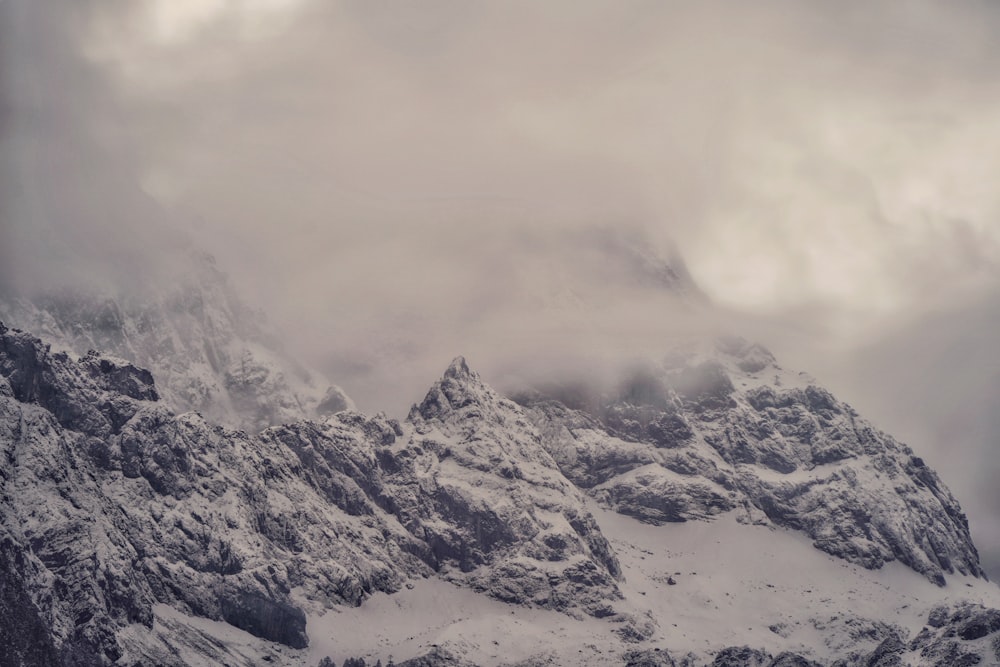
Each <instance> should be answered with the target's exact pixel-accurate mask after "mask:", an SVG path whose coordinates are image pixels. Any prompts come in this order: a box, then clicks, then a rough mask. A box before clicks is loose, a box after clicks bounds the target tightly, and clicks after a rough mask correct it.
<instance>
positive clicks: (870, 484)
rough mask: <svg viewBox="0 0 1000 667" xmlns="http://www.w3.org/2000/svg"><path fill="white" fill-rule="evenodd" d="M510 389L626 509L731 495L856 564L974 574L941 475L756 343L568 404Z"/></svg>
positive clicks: (552, 441) (698, 356)
mask: <svg viewBox="0 0 1000 667" xmlns="http://www.w3.org/2000/svg"><path fill="white" fill-rule="evenodd" d="M518 400H519V401H520V402H521V403H523V404H524V405H525V406H526V407H528V408H529V415H530V416H531V418H532V420H533V421H534V423H535V424H536V425H538V428H539V431H540V432H541V434H542V440H543V443H544V445H545V447H546V449H547V450H548V451H549V452H550V453H551V454H552V456H553V458H554V459H555V460H556V461H557V463H558V464H559V466H560V468H561V469H562V470H563V471H564V472H565V473H566V475H567V477H569V478H570V479H571V480H573V481H574V482H575V483H576V484H577V485H579V486H580V487H581V488H584V489H587V490H588V493H589V494H590V495H591V496H593V497H594V498H596V499H597V500H598V501H600V502H601V503H602V504H603V505H605V506H606V507H609V508H612V509H615V510H616V511H618V512H621V513H623V514H628V515H630V516H634V517H636V518H639V519H641V520H643V521H647V522H650V523H663V522H671V521H686V520H691V519H711V518H712V517H713V516H716V515H718V514H720V513H723V512H728V511H730V510H734V509H736V510H738V511H740V512H742V513H743V515H744V517H745V518H746V519H747V520H750V521H770V522H771V523H773V524H774V525H778V526H784V527H788V528H792V529H795V530H801V531H803V532H805V533H806V534H808V535H809V536H810V537H811V538H812V539H813V540H814V544H815V546H816V547H817V548H819V549H821V550H823V551H825V552H827V553H830V554H832V555H835V556H838V557H841V558H844V559H846V560H848V561H851V562H853V563H858V564H860V565H863V566H864V567H867V568H879V567H881V566H882V565H883V564H884V563H886V562H889V561H893V560H898V561H900V562H902V563H904V564H906V565H908V566H909V567H911V568H913V569H914V570H916V571H918V572H920V573H921V574H924V575H925V576H927V577H928V578H930V579H932V580H933V581H935V582H937V583H939V584H943V583H944V575H945V574H951V573H960V574H971V575H975V576H984V575H983V571H982V568H981V567H980V565H979V557H978V554H977V552H976V549H975V547H974V545H973V544H972V540H971V538H970V535H969V529H968V522H967V521H966V517H965V515H964V514H963V513H962V511H961V508H960V507H959V505H958V502H957V501H956V500H955V498H954V496H952V495H951V493H950V492H949V491H948V489H947V488H946V487H945V486H944V485H943V484H942V483H941V481H940V479H939V478H938V476H937V475H936V474H935V473H934V472H933V471H932V470H930V468H928V467H927V466H926V465H925V464H924V463H923V461H922V460H921V459H920V458H919V457H916V456H915V455H914V454H913V452H912V451H911V450H910V449H909V448H908V447H906V446H905V445H902V444H900V443H898V442H897V441H895V440H894V439H893V438H892V437H890V436H888V435H886V434H885V433H882V432H880V431H878V430H877V429H875V428H874V427H873V426H872V425H871V424H869V423H868V422H866V421H865V420H863V419H862V418H861V417H860V416H858V414H857V413H856V412H855V411H854V410H853V409H852V408H851V407H850V406H848V405H846V404H844V403H841V402H840V401H838V400H836V399H835V398H834V397H833V396H832V395H831V394H830V393H829V392H827V391H826V390H824V389H822V388H820V387H819V386H817V385H816V384H815V383H814V382H813V381H812V380H811V379H809V378H807V377H805V376H803V375H797V374H793V373H789V372H787V371H785V370H784V369H782V368H781V367H780V366H778V365H777V363H776V362H775V360H774V358H773V357H772V356H771V355H770V353H769V352H767V351H766V350H765V349H763V348H762V347H760V346H758V345H752V344H749V343H746V342H745V341H743V340H742V339H735V338H730V339H724V340H721V341H719V342H718V343H717V344H716V345H715V346H714V348H712V349H709V350H704V349H700V350H699V349H697V348H695V347H691V348H690V349H687V350H685V349H684V348H679V350H678V351H677V352H675V353H674V354H672V355H671V356H670V357H669V358H668V359H666V360H665V361H664V362H663V364H662V365H661V366H660V367H659V369H658V370H656V371H655V372H651V371H644V372H642V373H637V374H634V375H633V376H632V377H631V378H629V380H628V381H627V382H625V383H624V384H623V385H622V386H620V387H619V388H618V389H617V390H616V391H615V392H612V393H610V394H608V395H605V396H604V397H603V399H601V398H599V399H598V400H597V401H596V402H595V401H593V400H591V401H590V402H589V403H587V404H582V405H579V406H574V407H573V408H571V407H568V406H567V405H566V404H564V403H563V402H561V401H559V400H557V399H555V398H553V397H552V396H551V395H545V394H542V393H539V392H535V393H529V394H525V395H523V396H521V397H519V399H518Z"/></svg>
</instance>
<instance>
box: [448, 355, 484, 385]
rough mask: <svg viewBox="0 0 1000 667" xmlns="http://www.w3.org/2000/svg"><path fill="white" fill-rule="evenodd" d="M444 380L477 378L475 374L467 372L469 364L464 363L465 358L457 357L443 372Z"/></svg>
mask: <svg viewBox="0 0 1000 667" xmlns="http://www.w3.org/2000/svg"><path fill="white" fill-rule="evenodd" d="M444 376H445V377H446V378H454V379H456V380H458V379H462V378H469V379H472V378H473V377H477V374H475V373H473V372H472V371H470V370H469V364H467V363H466V362H465V357H463V356H457V357H455V358H454V359H452V361H451V365H449V366H448V370H446V371H445V372H444Z"/></svg>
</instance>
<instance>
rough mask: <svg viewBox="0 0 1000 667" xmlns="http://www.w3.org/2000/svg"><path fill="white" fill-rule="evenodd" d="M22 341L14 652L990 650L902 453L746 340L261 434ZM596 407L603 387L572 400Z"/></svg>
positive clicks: (169, 660)
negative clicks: (642, 370) (593, 382)
mask: <svg viewBox="0 0 1000 667" xmlns="http://www.w3.org/2000/svg"><path fill="white" fill-rule="evenodd" d="M154 377H155V375H153V374H150V373H149V372H148V371H146V370H144V369H142V368H140V367H138V366H136V365H134V364H132V363H130V362H127V361H125V360H122V359H117V358H114V357H108V356H103V355H101V354H99V353H94V354H86V355H83V356H81V357H76V356H75V355H72V354H67V353H65V352H58V351H53V349H52V348H51V347H50V346H49V345H47V344H45V343H43V342H42V341H41V340H39V339H38V338H35V337H34V336H33V335H32V334H29V333H25V332H22V331H17V330H11V329H8V328H6V327H3V328H2V329H0V378H2V379H0V446H2V448H3V454H2V461H3V465H2V467H0V494H2V497H3V503H2V505H0V508H2V515H0V531H2V537H0V568H2V572H3V576H2V577H0V582H2V584H0V618H3V620H4V623H2V624H0V645H2V646H4V647H5V649H6V650H5V651H4V652H3V656H4V657H3V659H2V660H0V662H3V664H31V665H34V664H59V663H62V664H127V665H135V664H163V665H181V664H206V665H209V664H233V665H240V664H242V665H251V664H260V663H262V662H267V663H270V664H287V665H315V664H317V663H318V662H319V661H320V659H321V658H325V657H327V656H329V657H331V658H332V659H333V660H335V661H336V662H337V663H338V664H339V663H340V662H342V661H344V660H345V659H347V658H352V657H364V658H366V659H367V660H369V661H370V663H372V664H374V662H375V661H376V660H382V661H383V664H385V663H386V662H388V661H389V660H390V659H392V660H394V661H396V663H397V664H410V665H468V664H474V665H525V666H526V665H543V664H550V665H557V664H558V665H564V664H581V665H582V664H586V665H602V664H623V665H624V664H629V665H707V664H712V665H812V664H823V665H828V664H841V665H861V664H864V665H875V664H880V665H891V664H927V665H954V664H991V663H993V664H995V663H996V662H997V660H998V659H1000V650H998V649H1000V633H998V632H1000V611H997V608H1000V591H998V590H997V588H996V587H995V586H994V585H993V584H991V583H989V582H987V581H985V580H984V579H983V578H982V577H981V570H980V569H979V565H978V558H977V556H976V552H975V549H974V547H973V546H972V544H971V541H970V540H969V537H968V531H967V528H966V527H965V522H964V517H963V516H962V514H961V511H960V509H959V508H958V505H957V503H955V501H954V499H953V498H952V497H951V495H950V494H949V493H948V491H947V490H946V488H945V487H944V485H943V484H942V483H941V482H940V480H938V479H937V476H936V475H934V473H933V472H932V471H930V470H928V469H927V468H926V466H925V465H923V464H922V463H921V462H920V461H919V460H918V459H916V458H915V457H914V456H913V454H912V453H911V452H910V451H909V450H908V449H906V448H905V447H904V446H902V445H900V444H898V443H896V442H895V441H893V440H892V439H891V438H889V437H888V436H886V435H884V434H881V433H879V432H878V431H877V430H875V429H874V428H873V427H871V425H869V424H868V423H867V422H865V421H864V420H863V419H861V418H860V417H859V416H858V415H856V414H855V413H854V412H853V410H851V409H850V408H849V407H848V406H846V405H844V404H842V403H840V402H838V401H836V399H834V398H833V397H832V396H830V395H829V394H828V393H827V392H824V391H823V390H822V389H820V388H819V387H818V386H816V385H815V384H814V383H813V382H812V381H811V380H808V379H805V378H802V377H800V376H797V375H794V374H791V373H788V372H786V371H784V370H782V369H780V368H779V367H778V366H777V364H776V363H775V361H774V359H773V358H772V357H771V356H770V355H769V354H768V353H767V352H766V351H765V350H763V349H762V348H759V347H756V346H752V345H749V344H746V343H744V342H742V341H737V340H727V341H724V342H722V343H721V344H719V345H716V346H713V347H710V348H704V349H700V350H697V349H696V350H693V351H689V352H682V353H678V354H676V355H673V356H672V357H671V358H670V359H669V360H668V361H667V362H665V363H664V364H663V365H662V366H661V367H659V368H656V369H654V370H652V371H650V372H648V373H647V374H645V375H641V376H637V377H636V378H635V380H634V382H631V383H629V384H627V385H626V386H624V387H622V388H621V389H620V391H618V392H617V393H613V394H605V395H598V396H596V397H592V398H587V399H586V400H575V401H574V400H571V398H570V397H567V396H562V400H560V396H559V395H557V394H558V392H552V393H551V394H550V395H544V394H541V393H535V394H533V395H530V396H521V397H518V398H519V401H520V402H521V403H522V405H519V404H518V403H515V402H514V401H511V400H509V399H507V398H504V397H503V396H501V395H500V394H498V393H497V392H496V391H494V390H493V389H491V388H490V387H489V386H488V385H486V384H485V383H484V382H483V381H482V379H481V378H480V377H479V376H478V375H477V374H476V373H474V372H473V371H471V370H470V369H469V367H468V365H467V364H466V363H465V361H464V360H462V359H456V360H455V362H454V363H453V364H452V365H451V366H450V367H449V368H448V369H447V371H446V372H445V374H444V376H443V377H442V378H441V379H440V380H439V381H438V382H437V383H435V384H434V386H433V387H431V389H430V391H429V392H428V393H427V395H426V396H425V398H424V399H423V400H422V401H421V402H420V403H419V404H417V405H415V406H414V408H413V409H412V410H411V412H410V414H409V416H408V417H407V418H406V420H405V421H403V422H401V423H400V422H396V421H394V420H392V419H389V418H387V417H385V416H384V415H376V416H375V417H368V416H365V415H362V414H360V413H357V412H355V411H351V410H346V411H341V412H338V413H337V414H334V415H330V416H327V417H324V418H323V419H320V420H318V421H317V420H299V421H296V422H292V423H289V424H284V425H276V426H273V427H270V428H267V429H265V430H264V431H262V432H261V433H259V434H256V435H254V434H248V433H246V432H244V431H235V430H230V429H228V428H226V427H223V426H216V425H213V424H212V423H211V422H210V421H207V420H206V419H205V418H203V417H201V416H199V415H197V414H194V413H185V414H180V415H178V414H176V413H175V412H174V411H173V410H171V409H170V407H169V406H168V405H165V404H164V403H163V402H162V401H160V400H158V391H159V390H158V387H157V385H156V384H155V383H154ZM574 398H577V399H579V397H578V396H577V397H574Z"/></svg>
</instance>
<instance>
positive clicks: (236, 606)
mask: <svg viewBox="0 0 1000 667" xmlns="http://www.w3.org/2000/svg"><path fill="white" fill-rule="evenodd" d="M0 377H2V384H0V416H2V425H0V429H2V431H0V443H2V445H3V449H4V452H3V456H4V459H3V460H4V466H3V469H2V478H0V482H2V487H0V490H2V494H3V496H2V497H3V520H2V527H3V545H4V554H6V558H7V559H8V562H9V561H11V560H13V561H14V562H15V563H21V565H19V566H18V569H19V570H20V571H21V574H20V576H19V577H18V581H21V582H23V586H22V587H21V588H20V589H15V590H14V591H13V592H12V594H11V596H10V600H11V602H9V603H8V604H10V605H13V606H12V607H10V608H6V609H3V610H2V611H3V614H2V615H3V617H4V618H7V617H13V616H15V615H16V616H18V617H24V618H28V619H35V620H37V623H34V620H32V621H31V623H33V624H34V625H35V626H40V627H44V628H46V630H47V633H48V637H49V638H50V644H51V647H52V648H53V649H54V650H57V651H58V653H59V655H60V656H61V661H62V662H63V663H66V664H110V663H113V662H121V663H123V664H132V663H133V662H135V661H139V662H146V661H153V662H158V661H162V660H167V656H164V655H161V654H156V653H150V652H149V650H151V649H149V650H147V649H148V648H149V647H147V646H145V645H144V644H143V641H142V636H143V633H141V632H139V633H136V632H132V633H131V634H129V635H128V641H120V640H119V637H118V635H119V634H120V633H121V632H122V631H123V630H125V629H126V628H129V627H135V626H145V627H146V628H147V630H148V629H151V628H152V626H153V621H154V613H153V607H154V605H156V604H166V605H169V606H171V607H173V608H175V609H178V610H180V611H182V612H183V613H185V614H189V615H192V616H197V617H204V618H208V619H215V620H222V621H225V622H227V623H229V624H231V625H233V626H235V627H238V628H241V629H242V630H245V631H246V632H248V633H250V634H252V635H255V636H257V637H260V638H262V639H266V640H269V641H273V642H277V643H280V644H284V645H286V646H289V647H292V648H301V647H305V646H306V645H307V643H308V637H307V635H306V632H305V628H306V615H305V613H304V611H303V608H304V607H307V608H323V607H330V606H332V605H341V604H346V605H357V604H360V603H361V602H362V601H363V600H364V599H365V597H366V596H368V595H370V594H371V593H373V592H376V591H385V592H392V591H395V590H398V589H399V588H400V587H401V586H402V585H403V583H404V582H405V581H406V580H407V579H410V578H422V577H427V576H431V575H433V574H434V573H440V575H441V576H443V577H445V578H447V579H449V580H452V581H455V582H459V583H461V584H462V585H465V586H469V587H472V588H473V589H475V590H478V591H482V592H484V593H486V594H487V595H490V596H492V597H494V598H496V599H500V600H505V601H509V602H516V603H519V604H527V605H533V606H539V607H545V608H552V609H559V610H564V611H567V612H570V613H583V614H590V615H608V614H613V613H614V612H613V611H612V610H610V608H609V607H608V603H607V601H608V600H612V601H613V600H614V599H616V598H617V597H620V594H619V593H618V591H617V587H616V578H617V577H619V576H620V572H619V570H618V566H617V562H616V560H615V558H614V555H613V554H612V552H611V549H610V546H609V545H608V543H607V541H606V540H605V539H604V538H603V536H602V535H601V533H600V530H599V529H598V527H597V525H596V522H595V521H594V519H593V517H592V516H591V515H590V513H589V512H588V511H587V509H586V508H585V506H584V504H583V496H582V494H580V493H579V492H578V491H577V490H576V489H575V487H573V486H572V484H570V483H569V482H568V481H567V480H566V479H565V477H563V476H562V474H561V473H560V472H559V470H558V468H557V467H556V466H555V463H554V462H553V461H552V459H551V457H549V455H548V454H547V453H546V452H545V451H544V449H542V447H541V445H540V442H539V439H538V437H537V434H536V433H535V432H534V429H533V427H532V426H531V425H530V424H529V423H528V421H527V420H526V419H525V418H524V415H523V413H522V411H521V410H520V409H519V408H518V407H517V406H516V405H515V404H513V403H511V402H510V401H508V400H506V399H503V398H501V397H499V396H498V395H497V394H496V393H495V392H493V391H492V390H491V389H489V388H488V387H486V386H485V385H483V384H482V382H481V381H480V380H479V379H478V376H476V375H475V374H473V373H471V372H470V371H468V369H467V367H466V366H465V364H464V362H463V361H457V362H456V363H455V364H453V365H452V367H451V368H449V370H448V372H447V373H446V374H445V377H444V378H443V379H442V380H441V381H440V382H439V383H437V384H436V385H435V386H434V387H433V388H432V389H431V391H430V392H429V393H428V396H427V398H425V400H424V401H423V402H422V403H421V404H420V405H419V406H417V407H416V408H415V409H414V412H413V413H412V414H411V416H410V418H409V419H408V420H407V422H405V423H404V424H399V423H398V422H395V421H393V420H390V419H387V418H385V417H384V416H376V417H373V418H369V417H365V416H364V415H361V414H358V413H356V412H350V411H346V412H341V413H338V414H337V415H335V416H333V417H331V418H329V419H327V420H325V421H321V422H316V421H301V422H297V423H293V424H288V425H285V426H278V427H273V428H270V429H267V430H265V431H264V432H262V433H261V434H260V435H258V436H251V435H248V434H246V433H245V432H242V431H232V430H228V429H225V428H223V427H219V426H212V425H210V424H209V423H208V422H206V421H205V420H204V419H203V418H202V417H200V416H199V415H197V414H195V413H186V414H182V415H179V416H178V415H175V414H174V413H173V412H172V411H171V410H169V409H168V408H167V407H165V406H164V405H162V404H160V403H159V402H158V401H157V400H156V399H157V391H156V388H155V386H154V384H153V382H152V376H151V375H150V374H149V372H148V371H145V370H143V369H140V368H138V367H136V366H134V365H132V364H130V363H128V362H125V361H122V360H117V359H114V358H109V357H101V356H98V355H87V356H84V357H82V358H79V359H75V358H73V357H71V356H70V355H68V354H66V353H61V352H52V351H51V349H50V348H49V347H48V346H47V345H45V344H43V343H42V342H41V341H39V340H38V339H35V338H34V337H32V336H30V335H28V334H26V333H23V332H20V331H17V330H8V329H6V328H0ZM25 596H27V598H26V597H25ZM573 610H579V611H578V612H574V611H573ZM137 637H138V639H137Z"/></svg>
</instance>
